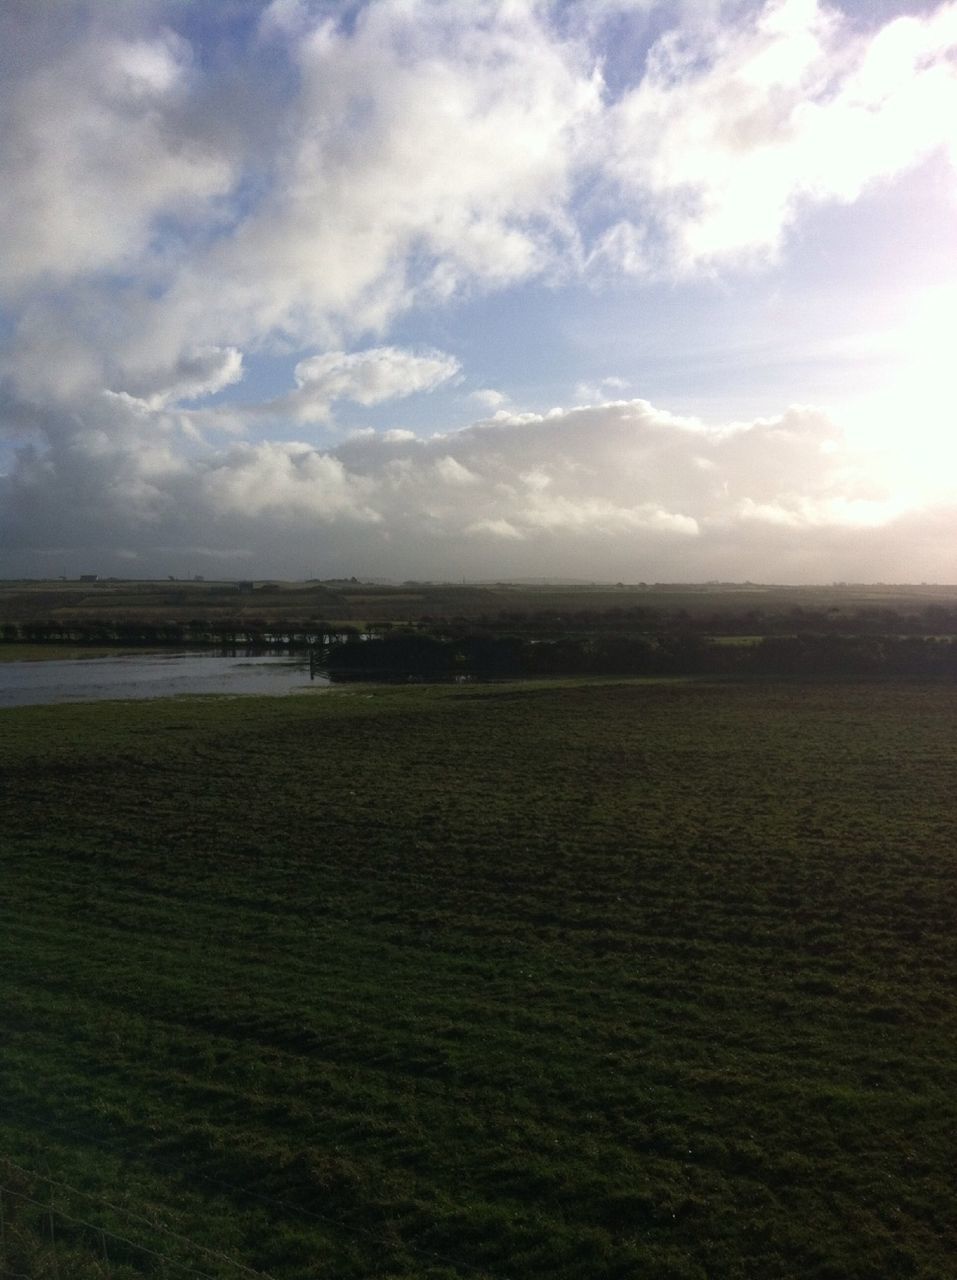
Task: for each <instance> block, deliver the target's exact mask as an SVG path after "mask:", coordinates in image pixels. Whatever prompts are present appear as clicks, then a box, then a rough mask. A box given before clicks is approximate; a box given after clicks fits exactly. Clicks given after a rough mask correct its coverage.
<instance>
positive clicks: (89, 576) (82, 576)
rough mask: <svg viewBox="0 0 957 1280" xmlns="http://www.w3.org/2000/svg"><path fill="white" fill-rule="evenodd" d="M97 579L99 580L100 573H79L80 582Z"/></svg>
mask: <svg viewBox="0 0 957 1280" xmlns="http://www.w3.org/2000/svg"><path fill="white" fill-rule="evenodd" d="M99 580H100V575H99V574H98V573H81V574H80V581H81V582H99Z"/></svg>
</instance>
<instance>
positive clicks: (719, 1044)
mask: <svg viewBox="0 0 957 1280" xmlns="http://www.w3.org/2000/svg"><path fill="white" fill-rule="evenodd" d="M0 760H2V764H3V790H2V797H0V830H2V832H3V841H2V849H3V852H2V860H3V866H2V874H3V895H2V901H0V912H2V929H0V946H2V948H3V958H2V965H0V990H2V997H0V998H2V1007H3V1029H4V1047H3V1053H2V1056H0V1086H2V1093H3V1098H4V1106H3V1109H2V1121H0V1124H2V1129H0V1136H2V1146H3V1160H2V1162H0V1184H2V1187H3V1191H2V1197H0V1199H2V1209H3V1213H2V1219H0V1221H2V1224H3V1235H2V1243H0V1268H2V1269H3V1271H2V1273H3V1274H7V1275H12V1276H30V1277H37V1280H41V1278H42V1280H46V1278H47V1277H59V1278H60V1280H67V1278H69V1280H73V1278H75V1280H99V1278H101V1277H102V1278H106V1277H110V1278H115V1280H133V1278H134V1277H139V1276H164V1277H166V1276H169V1277H172V1276H178V1275H197V1274H198V1275H203V1276H211V1277H216V1278H217V1280H219V1278H223V1280H231V1278H232V1277H239V1276H243V1275H264V1276H271V1277H275V1278H276V1280H311V1278H312V1277H325V1276H327V1277H330V1280H332V1278H333V1277H335V1280H347V1278H353V1277H354V1278H355V1280H359V1278H360V1277H367V1276H382V1277H392V1278H394V1280H400V1278H402V1280H412V1278H413V1277H416V1278H418V1277H431V1278H433V1280H439V1278H440V1277H441V1278H443V1280H452V1277H465V1276H480V1277H481V1276H485V1277H489V1278H490V1280H498V1278H501V1280H505V1278H506V1277H519V1276H521V1277H543V1278H544V1277H562V1278H567V1280H571V1278H572V1277H589V1278H591V1277H594V1278H595V1280H598V1278H599V1277H622V1278H624V1277H629V1278H631V1277H655V1278H657V1277H674V1278H675V1280H677V1278H679V1277H681V1278H687V1280H692V1278H694V1280H705V1278H706V1277H708V1278H710V1277H740V1278H742V1280H751V1278H753V1277H762V1280H764V1278H770V1277H782V1278H783V1277H798V1276H800V1277H819V1278H821V1280H844V1278H847V1280H852V1278H853V1280H878V1278H882V1277H889V1276H895V1277H896V1276H910V1277H921V1278H924V1280H931V1278H932V1277H933V1278H935V1280H945V1278H947V1277H952V1276H953V1274H954V1259H955V1256H957V1206H955V1200H954V1196H953V1169H954V1152H955V1133H957V1018H955V1014H957V990H955V981H954V979H955V975H957V936H955V932H954V928H953V924H954V919H955V908H957V875H955V872H957V866H955V861H957V812H955V808H954V804H953V796H954V793H955V787H957V688H955V687H954V686H953V684H952V683H947V682H945V683H941V682H936V683H929V684H928V683H920V682H916V683H914V682H910V683H908V682H886V681H885V682H867V681H857V682H854V683H843V684H842V683H835V682H834V681H824V682H806V681H776V682H774V681H771V682H769V681H754V680H751V681H743V680H742V681H723V682H720V681H708V680H701V679H699V680H684V679H670V680H665V679H659V680H613V679H609V680H597V679H565V680H553V681H538V682H517V683H515V682H512V683H509V682H500V683H490V684H484V683H480V684H466V685H461V686H449V685H444V686H442V685H419V686H405V687H395V686H392V685H387V686H382V685H368V684H352V685H348V686H344V687H341V688H333V689H331V690H328V691H325V692H321V693H315V694H312V693H310V694H306V695H303V696H296V697H287V698H264V699H260V698H250V699H183V700H171V701H155V702H150V703H98V704H93V705H87V706H81V705H74V706H58V707H33V708H22V709H14V710H7V711H4V712H0Z"/></svg>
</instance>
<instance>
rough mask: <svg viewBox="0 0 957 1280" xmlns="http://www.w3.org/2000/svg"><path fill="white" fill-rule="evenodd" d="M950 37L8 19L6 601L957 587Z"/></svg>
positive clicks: (821, 12) (2, 203) (679, 15)
mask: <svg viewBox="0 0 957 1280" xmlns="http://www.w3.org/2000/svg"><path fill="white" fill-rule="evenodd" d="M955 170H957V0H469V2H468V3H465V2H464V0H462V2H460V0H368V2H366V3H359V2H355V3H353V2H351V0H342V2H341V3H333V2H332V0H272V3H268V2H266V0H262V2H260V0H216V2H215V3H212V4H211V3H207V2H206V0H4V3H3V5H2V6H0V175H2V181H0V245H2V246H3V249H2V253H0V576H3V577H8V578H9V577H58V576H68V577H73V576H76V575H78V574H80V573H99V574H101V575H104V576H118V577H140V578H150V577H166V576H167V575H173V576H176V577H185V576H193V575H200V574H201V575H203V576H205V577H207V578H236V577H240V578H250V577H270V578H308V577H323V578H325V577H343V576H346V577H352V576H357V577H359V578H381V579H391V580H398V581H403V580H406V579H430V580H443V581H448V580H455V581H459V580H461V579H463V578H465V579H468V580H483V579H494V580H499V579H509V578H538V577H547V578H574V579H584V580H589V581H613V582H614V581H626V582H639V581H648V582H664V581H668V582H676V581H685V582H696V581H712V580H720V581H738V582H741V581H753V582H775V583H802V582H811V583H829V582H837V581H852V582H878V581H881V582H950V583H953V582H957V415H955V409H954V404H955V393H954V367H955V363H957V360H955V356H957V172H955Z"/></svg>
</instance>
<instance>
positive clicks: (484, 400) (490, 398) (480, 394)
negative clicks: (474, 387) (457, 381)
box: [469, 387, 508, 409]
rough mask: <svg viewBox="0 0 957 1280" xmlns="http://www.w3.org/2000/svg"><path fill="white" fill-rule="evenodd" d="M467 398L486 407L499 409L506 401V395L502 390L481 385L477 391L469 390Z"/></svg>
mask: <svg viewBox="0 0 957 1280" xmlns="http://www.w3.org/2000/svg"><path fill="white" fill-rule="evenodd" d="M469 399H470V400H474V401H475V402H476V404H480V405H483V406H484V407H485V408H486V409H500V408H501V407H502V405H504V404H506V403H507V402H508V396H507V395H505V393H504V392H503V391H496V390H495V389H494V388H493V387H482V388H480V389H479V390H478V391H470V392H469Z"/></svg>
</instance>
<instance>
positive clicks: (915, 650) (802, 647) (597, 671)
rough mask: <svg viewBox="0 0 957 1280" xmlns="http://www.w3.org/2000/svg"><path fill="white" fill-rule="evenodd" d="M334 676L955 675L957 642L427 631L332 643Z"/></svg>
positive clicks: (327, 658)
mask: <svg viewBox="0 0 957 1280" xmlns="http://www.w3.org/2000/svg"><path fill="white" fill-rule="evenodd" d="M323 662H324V665H325V666H326V669H327V670H328V671H329V673H330V674H331V675H332V676H333V678H335V679H343V680H349V679H352V680H396V679H399V680H401V679H408V678H410V677H411V678H421V679H430V680H437V679H438V680H443V679H444V680H453V679H456V678H474V679H502V678H507V677H512V678H523V677H535V676H559V675H613V676H619V675H620V676H655V675H669V676H673V675H711V676H746V675H755V676H758V675H760V676H807V677H813V678H817V677H835V678H836V677H862V676H867V677H886V678H889V679H890V678H935V679H936V678H941V677H944V678H957V640H950V639H942V638H936V637H924V636H866V635H856V636H831V635H794V636H766V637H764V638H763V639H760V640H758V641H756V642H753V643H744V644H726V643H720V642H716V641H715V640H714V639H712V638H709V637H705V636H700V635H697V634H694V633H692V632H685V633H681V634H678V633H670V634H669V633H665V634H662V635H657V636H645V635H640V636H609V637H597V638H596V637H594V636H592V637H589V638H587V639H584V638H575V637H572V636H568V637H564V638H562V639H557V640H541V641H538V640H529V639H527V638H525V637H522V636H520V635H497V636H496V635H489V634H484V633H477V634H472V635H467V636H459V637H457V638H449V637H444V636H441V635H432V634H428V633H426V632H422V631H406V630H402V631H399V630H397V631H393V632H391V633H389V634H387V635H384V636H381V637H378V638H372V639H369V638H367V639H364V640H361V641H360V640H359V639H358V638H356V639H351V640H346V641H345V642H343V643H339V644H335V645H330V646H329V647H328V648H327V649H326V651H325V654H324V658H323Z"/></svg>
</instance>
